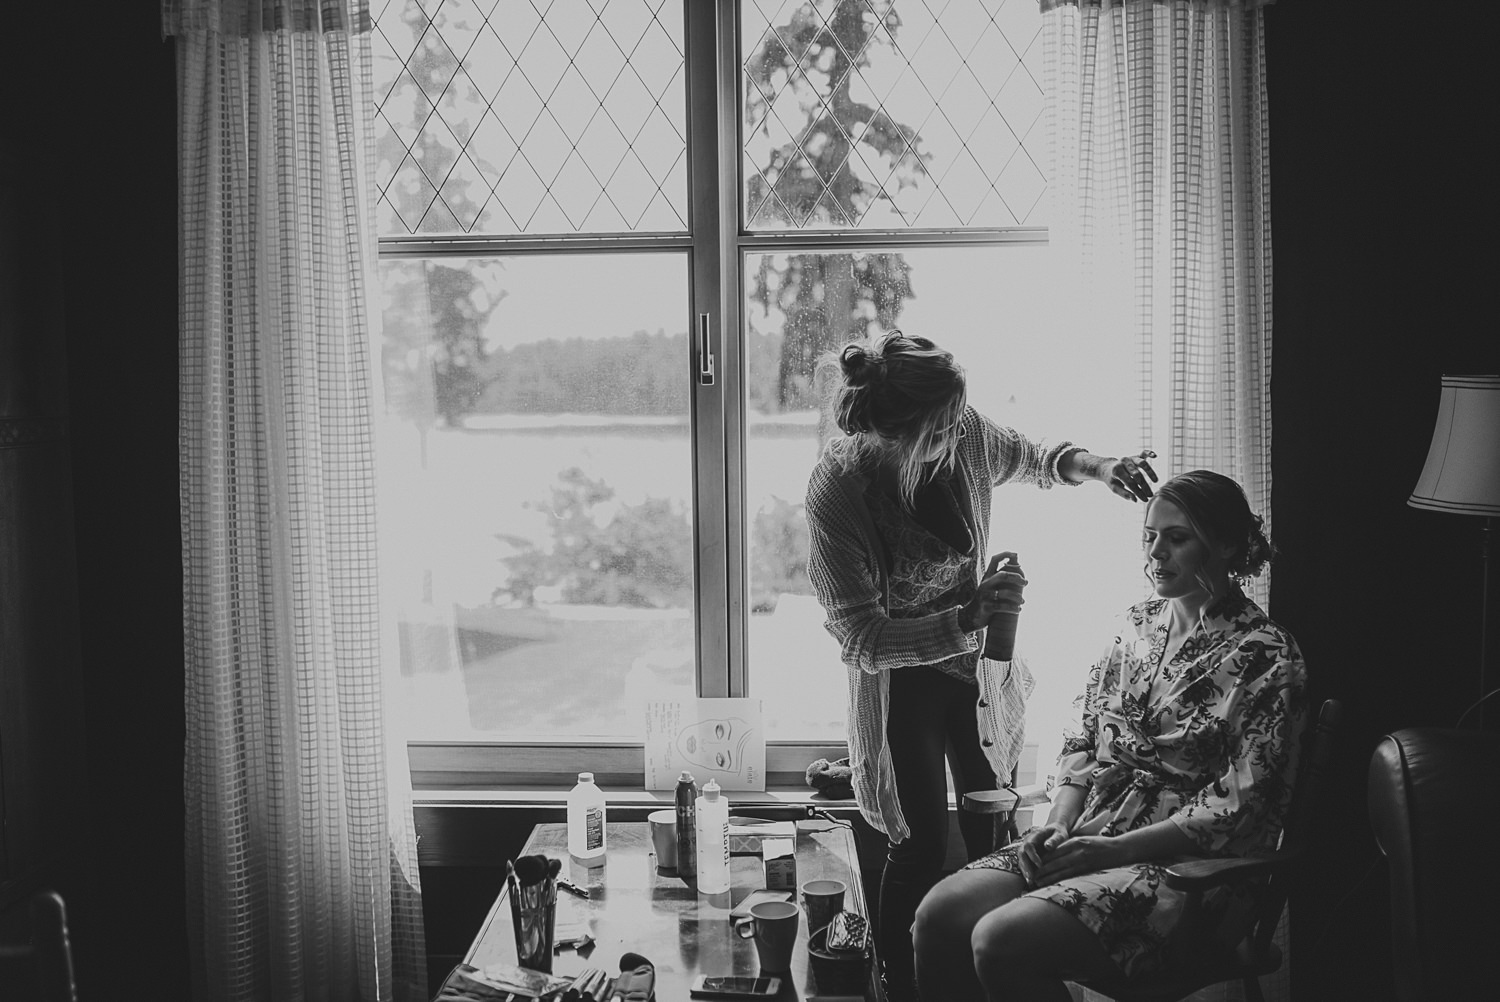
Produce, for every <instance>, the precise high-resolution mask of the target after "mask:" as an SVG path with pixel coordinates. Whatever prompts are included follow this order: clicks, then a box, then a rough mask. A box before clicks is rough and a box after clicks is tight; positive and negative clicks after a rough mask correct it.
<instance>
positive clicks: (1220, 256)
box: [1042, 0, 1290, 1000]
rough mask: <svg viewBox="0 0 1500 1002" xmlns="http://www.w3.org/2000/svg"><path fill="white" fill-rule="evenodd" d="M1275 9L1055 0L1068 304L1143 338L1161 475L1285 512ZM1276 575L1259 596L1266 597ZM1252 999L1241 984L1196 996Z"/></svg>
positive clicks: (1050, 18)
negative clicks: (1270, 101)
mask: <svg viewBox="0 0 1500 1002" xmlns="http://www.w3.org/2000/svg"><path fill="white" fill-rule="evenodd" d="M1263 6H1264V5H1263V4H1262V3H1259V2H1243V0H1072V2H1067V0H1042V11H1043V24H1044V27H1043V44H1044V46H1045V52H1044V66H1045V72H1046V76H1047V79H1046V86H1045V90H1046V93H1047V96H1048V102H1049V106H1050V107H1049V111H1050V114H1051V121H1052V146H1051V150H1050V157H1051V161H1052V162H1051V164H1050V167H1051V182H1050V183H1051V188H1052V197H1053V198H1054V200H1055V204H1054V212H1055V219H1056V222H1055V223H1054V225H1053V227H1052V234H1053V240H1054V243H1055V244H1056V245H1057V246H1058V248H1059V250H1061V251H1062V253H1063V255H1064V260H1066V261H1068V262H1069V267H1070V268H1071V269H1072V275H1073V281H1072V282H1071V285H1072V286H1073V287H1075V288H1076V289H1078V290H1079V291H1080V292H1082V293H1085V294H1083V295H1079V296H1076V297H1066V298H1067V299H1068V302H1067V303H1064V304H1060V305H1061V306H1062V307H1063V308H1067V309H1072V310H1076V311H1077V313H1076V315H1075V316H1074V320H1075V322H1078V323H1086V324H1091V325H1093V329H1095V330H1099V331H1101V332H1104V333H1111V332H1118V334H1119V336H1120V337H1128V338H1132V339H1133V340H1134V341H1135V343H1136V345H1137V346H1138V351H1137V358H1138V360H1139V365H1138V371H1137V372H1136V373H1131V374H1125V373H1122V374H1121V378H1134V379H1136V380H1137V382H1138V386H1139V389H1140V394H1141V397H1140V399H1141V407H1140V413H1139V418H1138V427H1139V431H1140V434H1141V440H1142V442H1143V443H1147V444H1150V445H1152V446H1153V447H1154V448H1155V449H1156V450H1157V452H1158V453H1159V454H1160V456H1161V459H1160V462H1159V463H1158V464H1157V469H1158V472H1160V473H1161V474H1162V475H1163V476H1164V477H1165V476H1169V475H1171V474H1175V473H1180V472H1183V471H1185V470H1190V469H1197V468H1208V469H1213V470H1217V471H1219V472H1220V473H1224V474H1226V475H1229V476H1232V477H1234V478H1235V479H1236V480H1238V481H1239V482H1240V483H1241V484H1242V485H1244V487H1245V491H1246V493H1247V494H1248V495H1249V497H1250V503H1251V506H1252V507H1253V508H1254V509H1255V510H1256V511H1257V512H1259V513H1261V514H1262V515H1264V516H1265V518H1266V520H1267V522H1268V523H1269V522H1270V518H1271V509H1270V499H1271V418H1270V378H1271V235H1270V209H1269V167H1268V144H1267V130H1268V126H1267V119H1266V70H1265V35H1264V19H1263V17H1264V12H1263ZM1268 582H1269V575H1266V574H1263V575H1262V576H1261V577H1260V578H1258V579H1256V580H1255V581H1254V582H1253V583H1252V584H1251V585H1249V586H1248V588H1247V591H1248V592H1249V593H1250V594H1251V595H1252V597H1253V598H1255V599H1256V600H1257V601H1259V602H1261V603H1262V604H1264V603H1265V601H1266V593H1267V586H1268ZM1285 931H1286V930H1285V928H1284V927H1283V929H1282V930H1280V932H1278V942H1279V943H1280V944H1281V946H1282V948H1283V950H1285V949H1286V948H1287V944H1286V937H1285ZM1289 966H1290V961H1289V960H1288V962H1286V963H1284V964H1283V966H1282V968H1281V971H1280V972H1279V973H1278V974H1276V975H1274V976H1272V977H1269V978H1266V979H1263V985H1262V987H1263V988H1264V989H1265V991H1266V993H1267V997H1268V998H1272V999H1275V998H1288V997H1289V994H1290V993H1289V988H1288V984H1287V971H1288V969H1289ZM1075 991H1076V989H1075ZM1085 995H1087V996H1089V997H1091V998H1102V996H1097V995H1094V994H1093V993H1085ZM1240 996H1241V992H1240V988H1239V986H1238V985H1235V986H1233V987H1232V988H1229V989H1227V990H1226V989H1210V990H1207V991H1204V992H1200V993H1199V994H1198V995H1195V996H1193V997H1194V998H1197V999H1203V1000H1208V999H1224V998H1232V999H1238V998H1239V997H1240Z"/></svg>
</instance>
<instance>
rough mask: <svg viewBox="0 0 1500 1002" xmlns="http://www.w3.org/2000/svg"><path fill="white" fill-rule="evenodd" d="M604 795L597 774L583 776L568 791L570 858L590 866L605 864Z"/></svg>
mask: <svg viewBox="0 0 1500 1002" xmlns="http://www.w3.org/2000/svg"><path fill="white" fill-rule="evenodd" d="M604 848H605V847H604V791H603V790H601V789H599V788H598V787H597V786H595V785H594V774H593V773H591V772H580V773H579V774H578V785H577V786H575V787H573V789H571V790H569V791H568V855H570V856H572V857H573V858H574V859H575V860H577V861H578V862H580V863H583V864H584V865H586V866H602V865H603V864H604Z"/></svg>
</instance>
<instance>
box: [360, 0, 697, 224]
mask: <svg viewBox="0 0 1500 1002" xmlns="http://www.w3.org/2000/svg"><path fill="white" fill-rule="evenodd" d="M490 8H493V10H491V9H490ZM539 12H540V13H539ZM371 44H372V47H373V50H374V54H375V100H376V113H375V143H376V145H375V149H376V160H377V165H376V171H375V183H376V185H377V187H378V188H379V190H380V201H379V214H380V233H381V234H382V235H397V236H404V235H407V234H412V233H420V234H424V235H425V234H431V235H446V234H457V233H477V234H518V233H530V234H539V233H620V232H628V231H638V232H644V231H652V232H681V231H683V230H685V229H686V228H687V225H686V222H685V220H686V219H687V209H686V205H687V184H686V162H685V155H686V140H685V138H684V137H685V136H686V134H687V133H686V126H685V116H686V107H685V92H684V89H683V70H684V60H683V33H682V4H681V3H662V2H660V0H656V2H647V0H612V2H610V3H608V4H589V3H585V2H583V0H555V2H553V3H549V4H542V5H533V4H529V3H502V4H499V5H496V4H494V3H493V2H489V3H475V2H473V0H442V2H437V3H434V2H430V0H426V2H421V3H419V2H417V0H393V2H392V3H390V4H389V5H388V6H386V7H385V8H384V9H383V10H382V11H380V13H379V14H377V16H376V18H375V27H374V32H373V34H372V39H371Z"/></svg>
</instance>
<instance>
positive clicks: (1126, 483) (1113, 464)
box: [1099, 449, 1156, 501]
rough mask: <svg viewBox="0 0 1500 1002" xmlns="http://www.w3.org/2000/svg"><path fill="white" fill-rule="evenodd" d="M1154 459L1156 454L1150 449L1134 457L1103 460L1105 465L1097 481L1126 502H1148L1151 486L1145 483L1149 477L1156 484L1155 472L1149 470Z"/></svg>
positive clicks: (1143, 450)
mask: <svg viewBox="0 0 1500 1002" xmlns="http://www.w3.org/2000/svg"><path fill="white" fill-rule="evenodd" d="M1155 458H1156V453H1154V452H1152V451H1151V450H1150V449H1142V450H1141V451H1140V452H1138V453H1137V454H1135V455H1134V456H1124V457H1122V458H1120V459H1111V460H1105V463H1106V464H1107V465H1105V466H1104V467H1103V469H1102V471H1101V474H1100V476H1099V479H1100V480H1102V481H1104V484H1105V486H1107V487H1108V488H1109V489H1110V490H1112V491H1114V492H1115V493H1116V494H1118V495H1120V497H1122V498H1124V499H1125V500H1126V501H1150V500H1151V484H1148V483H1147V482H1146V478H1147V477H1150V478H1151V483H1155V482H1156V471H1155V470H1154V469H1152V468H1151V463H1150V460H1153V459H1155Z"/></svg>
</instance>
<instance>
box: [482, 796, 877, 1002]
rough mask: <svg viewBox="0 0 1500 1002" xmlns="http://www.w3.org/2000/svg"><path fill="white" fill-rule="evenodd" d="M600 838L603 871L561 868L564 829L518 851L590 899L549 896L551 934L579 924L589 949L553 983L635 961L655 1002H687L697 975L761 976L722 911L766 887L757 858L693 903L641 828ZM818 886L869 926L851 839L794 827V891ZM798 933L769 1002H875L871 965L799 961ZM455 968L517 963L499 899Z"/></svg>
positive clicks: (741, 860)
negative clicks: (661, 866) (826, 882)
mask: <svg viewBox="0 0 1500 1002" xmlns="http://www.w3.org/2000/svg"><path fill="white" fill-rule="evenodd" d="M608 828H609V835H608V842H607V844H608V846H609V851H608V854H607V862H606V863H605V865H604V866H601V867H597V868H594V869H588V868H586V867H584V866H582V865H580V864H578V863H575V862H573V861H572V860H571V859H569V857H568V850H567V826H566V825H560V824H547V825H538V826H537V827H536V828H534V829H533V830H532V833H531V838H530V839H529V840H527V842H526V846H525V848H524V849H523V850H522V855H532V854H537V853H540V854H542V855H544V856H551V857H554V858H557V859H561V860H563V871H562V873H563V876H566V877H568V878H569V879H571V880H572V881H573V882H574V883H575V884H577V885H578V886H580V887H587V888H588V889H589V893H590V897H589V899H588V900H584V899H582V898H579V897H576V896H575V895H572V894H569V893H567V892H566V891H561V890H560V891H559V892H558V895H557V923H558V927H559V928H562V927H563V926H566V925H568V924H570V923H576V922H579V921H587V923H588V925H589V927H590V931H591V933H592V934H593V936H594V939H595V943H594V945H593V946H592V947H591V948H589V949H587V950H585V951H584V953H583V954H582V955H580V954H578V953H576V952H574V951H573V950H563V951H561V952H560V953H558V954H557V955H556V957H555V960H554V962H553V972H554V973H556V974H559V975H563V976H568V975H573V974H578V973H580V972H582V970H583V969H584V968H585V967H588V966H595V967H602V968H604V969H605V970H606V971H608V972H609V973H610V974H611V975H614V974H618V973H619V970H620V955H621V954H622V953H625V952H626V951H634V952H635V953H639V954H641V955H642V956H644V957H646V958H647V959H649V960H650V961H652V962H653V963H654V964H655V965H656V997H657V999H658V1000H659V1002H688V1000H689V997H688V989H689V987H690V986H691V985H692V982H693V979H694V978H695V977H697V975H699V974H750V975H754V974H758V973H760V965H759V961H758V959H757V957H756V953H755V943H754V942H753V941H752V940H749V939H741V938H740V937H739V936H737V935H736V934H735V931H734V929H733V927H732V925H731V923H730V919H729V911H730V909H731V908H733V907H734V906H735V905H736V904H738V903H739V902H740V901H741V900H743V899H744V897H745V896H746V895H748V894H749V893H750V892H751V891H752V890H754V889H756V888H758V887H762V886H764V884H765V879H764V871H763V869H762V863H761V859H760V857H759V856H734V857H731V859H730V864H731V871H732V874H731V875H732V883H731V885H730V889H729V890H728V891H726V892H724V893H722V894H713V895H707V894H699V893H698V892H697V891H696V890H695V889H694V888H692V887H690V886H688V885H687V884H685V883H684V882H683V881H682V879H681V878H680V877H678V876H677V875H676V874H675V873H673V872H672V871H669V870H658V869H657V866H656V856H655V855H654V853H653V852H652V847H651V835H650V831H649V829H648V827H647V825H646V823H645V822H638V821H627V822H611V823H610V824H609V826H608ZM826 878H832V879H837V880H842V881H843V882H844V883H845V884H846V885H848V888H849V889H848V891H847V893H846V894H845V897H844V908H845V909H846V910H849V911H853V912H857V913H858V914H860V915H864V916H866V917H868V916H869V914H870V912H869V909H868V908H866V907H865V900H864V890H863V887H862V885H861V883H860V877H859V858H858V856H857V855H856V853H855V846H854V835H853V832H852V831H850V829H849V828H848V827H847V826H843V825H834V824H832V823H830V822H827V821H799V822H798V823H797V882H798V884H799V885H800V884H803V883H806V882H807V881H809V880H818V879H826ZM798 904H799V906H800V904H801V901H800V895H799V900H798ZM799 925H800V931H799V935H798V939H797V946H796V949H795V950H794V951H793V954H792V969H791V972H790V974H785V973H783V974H780V975H779V977H780V978H781V981H782V986H781V992H780V994H779V995H777V996H776V999H777V1000H778V1002H780V1000H801V1002H815V1000H829V1002H833V1000H839V1002H845V1000H858V1002H884V996H883V994H882V993H881V991H880V978H879V973H878V971H879V965H878V964H877V963H875V961H874V958H873V957H872V958H871V960H870V962H869V963H868V964H858V963H849V962H844V961H829V960H823V959H821V958H818V957H813V956H811V955H809V953H808V951H807V932H808V930H807V916H806V914H805V913H804V914H803V915H801V917H800V921H799ZM464 962H465V963H466V964H469V965H471V966H473V967H480V968H482V967H484V966H486V965H487V964H493V963H509V964H514V963H515V962H516V942H515V932H514V930H513V928H512V925H511V914H510V902H509V900H508V899H507V895H506V892H505V891H504V890H502V891H501V892H500V896H499V898H497V899H496V901H495V904H494V906H493V907H491V908H490V912H489V915H488V916H487V917H486V918H485V920H484V924H483V925H482V926H481V927H480V929H479V935H478V936H477V937H476V938H475V940H474V945H473V946H471V947H470V948H469V953H468V955H467V956H466V957H465V958H464Z"/></svg>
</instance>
